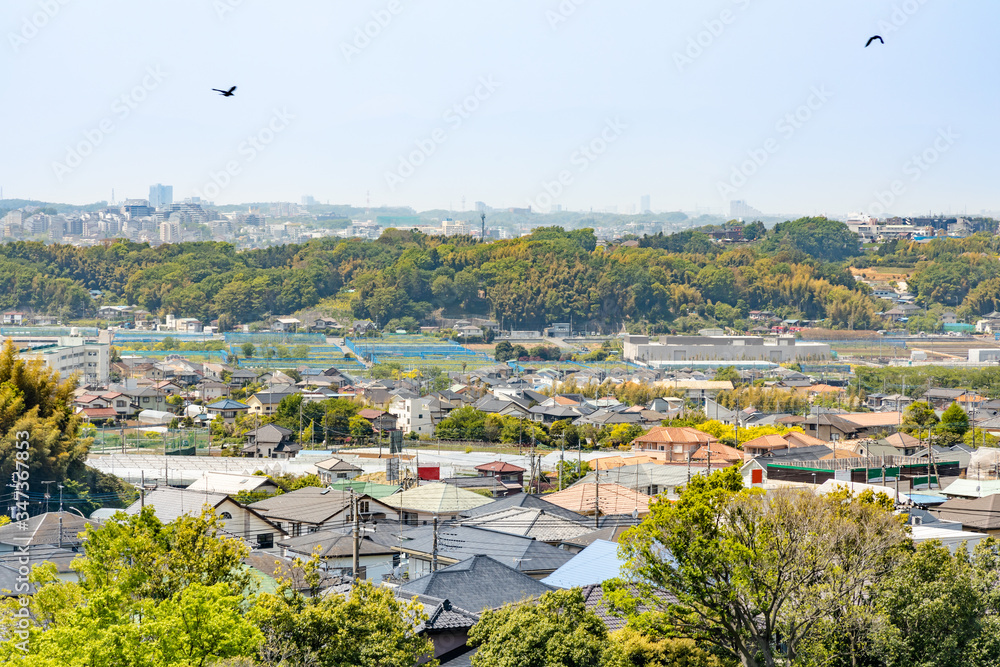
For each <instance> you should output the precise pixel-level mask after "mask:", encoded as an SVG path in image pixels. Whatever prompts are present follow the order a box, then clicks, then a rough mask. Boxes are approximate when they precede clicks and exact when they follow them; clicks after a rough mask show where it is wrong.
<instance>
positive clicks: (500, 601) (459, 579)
mask: <svg viewBox="0 0 1000 667" xmlns="http://www.w3.org/2000/svg"><path fill="white" fill-rule="evenodd" d="M551 590H554V589H553V588H552V587H550V586H547V585H545V584H543V583H541V582H539V581H536V580H535V579H532V578H531V577H529V576H528V575H526V574H523V573H521V572H518V571H517V570H515V569H513V568H511V567H508V566H507V565H505V564H503V563H501V562H500V561H498V560H495V559H494V558H491V557H490V556H473V557H471V558H467V559H466V560H463V561H461V562H459V563H455V564H454V565H449V566H448V567H445V568H441V569H440V570H438V571H437V572H432V573H430V574H428V575H425V576H423V577H420V578H419V579H415V580H413V581H411V582H409V583H407V584H404V585H402V586H400V587H399V593H400V595H404V596H406V595H431V596H433V597H436V598H442V599H447V600H450V601H451V603H452V604H453V605H455V606H457V607H461V608H462V609H468V610H470V611H474V612H481V611H483V610H486V609H496V608H497V607H502V606H503V605H505V604H508V603H510V602H517V601H519V600H523V599H525V598H535V597H538V596H540V595H541V594H542V593H545V592H547V591H551Z"/></svg>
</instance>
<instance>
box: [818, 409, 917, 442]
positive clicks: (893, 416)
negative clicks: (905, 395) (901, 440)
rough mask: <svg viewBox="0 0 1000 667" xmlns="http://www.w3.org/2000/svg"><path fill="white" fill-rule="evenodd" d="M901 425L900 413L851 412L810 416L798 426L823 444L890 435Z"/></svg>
mask: <svg viewBox="0 0 1000 667" xmlns="http://www.w3.org/2000/svg"><path fill="white" fill-rule="evenodd" d="M902 423H903V413H901V412H851V413H844V414H835V413H828V412H822V413H818V414H811V415H809V416H808V417H806V420H805V421H804V422H802V423H801V424H799V426H801V427H802V429H803V430H804V431H805V432H806V433H807V434H808V435H811V436H813V437H816V438H819V439H820V440H823V441H824V442H832V441H835V440H852V439H855V438H865V437H872V436H879V435H891V434H892V433H895V432H896V431H898V430H899V425H900V424H902Z"/></svg>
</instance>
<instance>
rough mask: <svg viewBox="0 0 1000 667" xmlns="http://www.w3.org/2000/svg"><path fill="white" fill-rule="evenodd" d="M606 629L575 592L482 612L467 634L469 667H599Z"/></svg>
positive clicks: (602, 658) (551, 594) (556, 592)
mask: <svg viewBox="0 0 1000 667" xmlns="http://www.w3.org/2000/svg"><path fill="white" fill-rule="evenodd" d="M607 637H608V631H607V628H605V626H604V623H603V622H602V621H601V619H600V618H598V616H597V615H596V614H594V612H592V611H590V610H588V609H587V608H586V606H585V605H584V602H583V595H582V594H581V593H580V590H579V589H573V590H568V591H551V592H549V593H545V594H543V595H542V596H541V597H540V598H539V599H538V600H537V601H528V602H522V603H517V604H511V605H507V606H505V607H502V608H500V609H496V610H492V611H487V612H485V613H484V614H483V615H482V617H481V618H480V619H479V622H478V623H476V625H475V626H473V628H472V630H471V631H470V632H469V643H470V644H471V645H473V646H478V647H479V650H478V651H477V653H476V655H474V656H473V657H472V665H473V667H524V666H526V665H539V666H543V667H600V665H602V664H603V661H604V655H605V651H606V650H607V648H608V642H607Z"/></svg>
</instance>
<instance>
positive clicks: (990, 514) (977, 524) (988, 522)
mask: <svg viewBox="0 0 1000 667" xmlns="http://www.w3.org/2000/svg"><path fill="white" fill-rule="evenodd" d="M932 512H933V513H934V514H936V515H937V516H938V517H939V518H940V519H942V520H944V521H954V522H956V523H960V524H962V528H965V529H967V530H972V531H976V532H979V533H986V534H987V535H989V536H991V537H997V536H1000V494H996V493H994V494H993V495H989V496H984V497H982V498H972V499H964V498H953V499H951V500H949V501H948V502H946V503H944V504H942V505H939V506H938V507H936V508H934V509H933V510H932Z"/></svg>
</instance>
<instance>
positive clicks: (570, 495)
mask: <svg viewBox="0 0 1000 667" xmlns="http://www.w3.org/2000/svg"><path fill="white" fill-rule="evenodd" d="M598 486H600V493H598V489H597V487H598ZM598 496H599V497H598ZM545 500H547V501H548V502H550V503H552V504H553V505H558V506H559V507H562V508H564V509H568V510H570V511H572V512H577V513H579V514H590V515H593V514H594V506H595V505H597V504H600V508H601V514H631V513H632V512H634V511H636V510H638V511H639V516H645V515H647V514H649V503H650V501H652V500H653V498H652V497H650V496H647V495H646V494H645V493H639V492H638V491H633V490H632V489H629V488H627V487H624V486H621V485H620V484H611V483H607V484H600V485H598V484H594V483H593V482H590V483H587V484H574V485H573V486H571V487H569V488H568V489H563V490H562V491H559V492H557V493H551V494H547V495H546V496H545Z"/></svg>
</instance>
